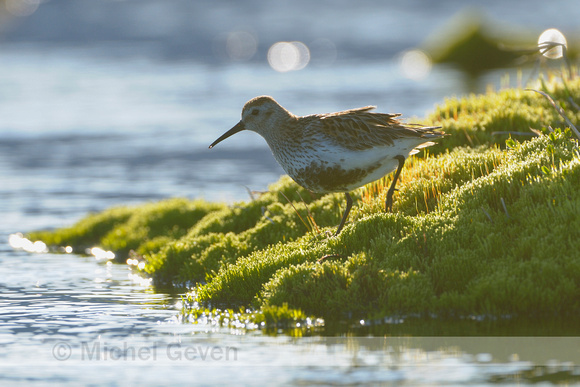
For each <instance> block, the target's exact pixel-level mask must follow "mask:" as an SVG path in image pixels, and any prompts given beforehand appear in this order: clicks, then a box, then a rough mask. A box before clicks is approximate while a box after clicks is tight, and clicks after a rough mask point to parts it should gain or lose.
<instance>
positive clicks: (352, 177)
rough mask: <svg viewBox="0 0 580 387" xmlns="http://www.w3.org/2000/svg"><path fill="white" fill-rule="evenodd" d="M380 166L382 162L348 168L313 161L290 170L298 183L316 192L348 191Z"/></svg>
mask: <svg viewBox="0 0 580 387" xmlns="http://www.w3.org/2000/svg"><path fill="white" fill-rule="evenodd" d="M379 167H380V164H376V165H371V166H369V167H368V168H365V169H363V168H353V169H348V170H346V169H343V168H342V166H341V165H338V164H334V165H332V166H328V165H322V164H320V163H318V162H315V161H313V162H312V163H310V165H309V166H307V167H305V168H300V169H297V170H293V171H290V172H291V173H289V175H290V177H292V178H293V179H294V180H295V181H296V182H297V183H298V184H300V185H301V186H303V187H304V188H306V189H309V190H311V191H314V192H346V191H349V190H350V189H352V186H353V185H354V186H356V185H357V184H358V183H359V182H361V181H363V179H364V178H365V177H366V176H367V175H368V174H369V173H372V172H373V171H374V170H376V169H377V168H379ZM349 187H351V188H349Z"/></svg>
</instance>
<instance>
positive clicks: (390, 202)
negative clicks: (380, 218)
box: [385, 188, 398, 212]
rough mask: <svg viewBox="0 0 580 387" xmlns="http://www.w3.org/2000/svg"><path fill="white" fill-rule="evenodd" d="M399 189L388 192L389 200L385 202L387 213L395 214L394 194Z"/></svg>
mask: <svg viewBox="0 0 580 387" xmlns="http://www.w3.org/2000/svg"><path fill="white" fill-rule="evenodd" d="M395 191H398V189H396V188H395V189H392V190H391V189H389V191H388V192H387V200H386V201H385V212H393V193H395Z"/></svg>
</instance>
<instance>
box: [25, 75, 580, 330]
mask: <svg viewBox="0 0 580 387" xmlns="http://www.w3.org/2000/svg"><path fill="white" fill-rule="evenodd" d="M538 88H539V89H541V90H543V91H545V92H546V93H548V94H550V95H551V96H552V97H553V98H554V99H555V100H556V101H557V102H558V104H559V105H560V106H561V107H562V108H563V109H564V111H565V112H566V114H567V116H568V118H569V119H570V120H571V122H572V123H573V124H574V125H576V126H578V122H580V112H579V111H578V108H577V105H576V104H577V103H578V102H579V101H580V80H574V81H568V82H567V83H564V82H563V81H559V82H557V81H551V82H548V83H547V84H541V85H539V86H538ZM425 123H426V124H435V125H442V126H443V128H444V130H445V131H446V132H447V133H449V134H451V135H450V136H448V137H446V138H445V139H443V140H441V141H440V144H438V145H436V146H433V147H431V148H429V149H428V151H427V152H429V153H427V152H423V153H422V157H414V158H411V159H409V160H408V162H407V164H406V167H405V169H404V170H403V173H402V175H401V180H400V183H399V185H398V188H399V191H398V192H397V194H396V195H395V202H394V205H393V213H385V212H384V199H385V195H386V188H388V186H389V184H390V181H389V180H390V178H391V177H390V176H387V177H385V178H384V179H382V180H379V181H377V182H375V183H373V184H370V185H369V186H367V187H364V188H363V189H360V190H358V191H357V192H355V193H354V197H355V198H356V200H357V205H356V206H355V207H354V208H353V211H352V212H351V216H350V219H349V221H350V222H349V223H348V224H347V226H346V227H345V229H344V231H343V232H342V233H341V234H340V235H339V236H338V237H331V236H330V235H331V233H332V232H333V231H334V229H335V227H336V226H337V225H338V222H339V220H340V216H341V213H342V208H341V207H342V206H344V199H343V195H339V194H332V195H325V196H322V197H315V196H314V195H313V194H311V193H309V192H308V191H306V190H304V189H303V188H301V187H299V186H298V185H296V184H295V183H294V182H292V181H291V180H290V179H289V178H288V177H282V178H281V179H280V181H278V182H277V183H275V184H273V185H272V186H271V187H270V190H269V192H268V193H265V194H263V195H261V196H260V197H259V198H257V199H255V200H252V201H250V202H247V203H235V204H233V205H230V206H226V205H224V204H216V203H207V202H204V201H199V200H196V201H188V200H185V199H173V200H168V201H162V202H159V203H150V204H146V205H143V206H139V207H133V208H127V207H122V208H115V209H111V210H108V211H105V212H103V213H100V214H95V215H90V216H89V217H87V218H86V219H83V220H81V221H80V222H79V223H77V224H76V225H74V226H72V227H70V228H67V229H62V230H56V231H52V232H36V233H31V234H29V235H28V238H29V239H32V240H35V239H41V240H43V241H44V242H45V243H47V244H49V245H58V246H64V245H71V246H73V247H75V250H76V251H78V249H79V248H81V249H82V248H85V247H91V246H93V245H98V246H100V247H102V248H104V249H111V250H113V251H115V253H116V254H117V256H118V257H123V258H127V256H128V253H129V251H130V250H133V251H135V253H134V254H135V255H134V256H139V258H141V259H143V260H145V262H146V266H145V268H144V271H145V272H146V273H147V274H148V275H151V276H153V278H154V281H155V283H156V284H161V285H168V284H174V285H180V284H184V283H188V284H195V285H196V289H195V293H191V295H190V296H189V300H188V303H187V304H188V305H190V306H191V308H188V312H189V313H191V314H192V316H194V317H195V318H198V317H199V316H202V315H203V316H210V315H211V313H217V312H215V310H214V312H211V311H209V310H206V309H205V308H204V307H203V306H204V305H208V304H210V305H211V307H212V308H222V309H223V310H224V311H226V312H227V313H229V312H228V308H233V309H236V310H238V309H239V308H242V310H245V308H250V309H251V310H255V311H256V313H254V314H251V313H250V317H251V319H253V321H255V322H257V323H260V322H268V323H276V324H279V323H280V322H281V321H300V320H302V319H304V318H306V315H310V316H316V317H323V318H325V320H326V321H328V322H330V321H340V320H344V319H350V318H362V319H375V320H376V319H379V320H380V319H383V318H385V317H386V316H439V317H465V316H473V315H477V316H511V317H514V318H515V317H523V318H529V317H531V316H534V317H550V316H561V317H563V316H570V315H576V316H577V315H579V314H580V299H579V298H578V294H580V254H578V251H580V231H579V230H580V190H579V189H578V187H580V151H579V148H578V138H576V137H574V135H573V133H572V132H571V131H570V129H568V128H567V124H566V122H565V120H564V118H563V117H561V116H560V115H559V114H558V112H557V111H556V110H555V109H554V108H553V107H552V106H551V104H550V102H549V101H548V100H547V99H546V98H544V97H543V96H542V95H540V94H538V93H534V92H532V91H525V90H521V89H509V90H504V91H500V92H489V93H488V94H485V95H472V96H469V97H465V98H461V99H449V100H447V101H445V103H444V104H443V105H442V106H439V107H438V108H437V109H436V110H435V111H434V113H433V114H431V115H430V116H429V117H428V118H427V119H426V120H425ZM530 129H533V131H532V130H530ZM507 132H510V133H507ZM506 145H507V146H506ZM81 251H82V250H81ZM193 305H195V306H193ZM200 305H201V306H200ZM226 312H222V313H226ZM230 314H233V312H231V313H230ZM215 315H217V314H215ZM220 316H222V317H219V318H222V319H223V315H221V314H220ZM227 316H229V314H228V315H227ZM227 316H226V317H227ZM246 317H247V316H245V317H244V318H246ZM250 317H247V318H250ZM228 318H229V317H228Z"/></svg>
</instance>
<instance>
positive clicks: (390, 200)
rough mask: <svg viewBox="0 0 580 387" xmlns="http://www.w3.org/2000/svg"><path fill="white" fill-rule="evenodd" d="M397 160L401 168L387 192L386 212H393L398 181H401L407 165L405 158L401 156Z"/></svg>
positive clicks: (398, 169)
mask: <svg viewBox="0 0 580 387" xmlns="http://www.w3.org/2000/svg"><path fill="white" fill-rule="evenodd" d="M395 159H397V160H398V161H399V166H398V167H397V172H395V177H394V178H393V182H392V183H391V187H390V188H389V190H388V191H387V200H386V201H385V211H390V212H392V211H393V194H394V193H395V191H396V189H395V185H396V184H397V180H399V175H400V174H401V169H403V165H405V157H403V156H401V155H399V156H395Z"/></svg>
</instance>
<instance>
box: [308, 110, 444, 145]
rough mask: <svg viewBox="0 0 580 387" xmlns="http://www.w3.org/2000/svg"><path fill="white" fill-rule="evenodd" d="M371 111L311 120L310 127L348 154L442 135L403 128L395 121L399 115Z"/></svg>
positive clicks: (424, 130) (430, 130)
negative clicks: (351, 151)
mask: <svg viewBox="0 0 580 387" xmlns="http://www.w3.org/2000/svg"><path fill="white" fill-rule="evenodd" d="M374 108H375V107H374V106H366V107H362V108H358V109H351V110H345V111H342V112H338V113H329V114H319V115H316V116H311V117H313V118H314V117H317V118H318V119H317V120H316V121H317V122H315V121H313V122H312V123H311V125H315V126H319V125H320V127H319V128H317V129H318V131H319V132H320V133H323V134H324V135H325V136H326V137H327V138H329V139H331V140H332V141H333V142H335V143H336V144H337V145H339V146H342V147H344V148H346V149H349V150H365V149H370V148H374V147H377V146H393V145H394V142H395V140H397V139H400V138H417V139H419V138H424V139H425V142H428V141H429V139H433V138H439V137H442V136H443V134H442V133H439V132H433V131H432V130H433V129H437V128H438V127H421V126H417V127H413V126H406V125H403V124H402V123H401V121H400V120H398V119H397V118H396V117H399V116H400V114H386V113H371V112H370V110H373V109H374ZM419 142H420V141H419Z"/></svg>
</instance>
